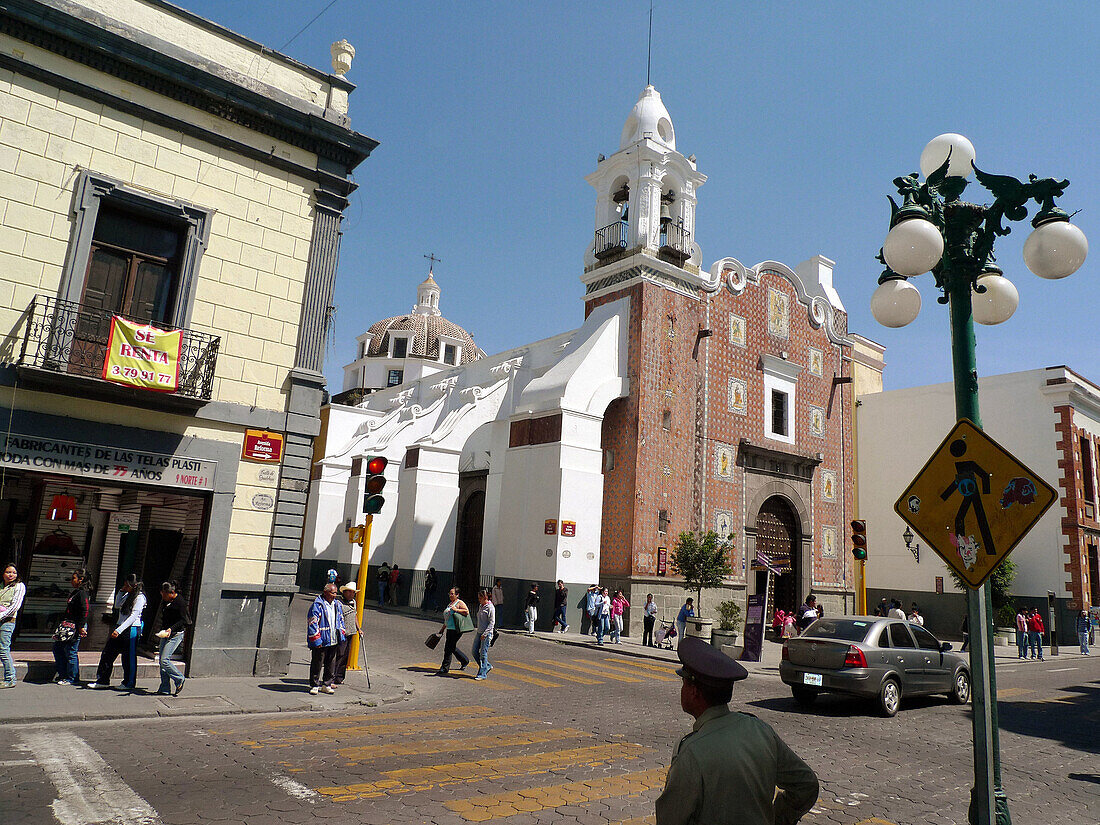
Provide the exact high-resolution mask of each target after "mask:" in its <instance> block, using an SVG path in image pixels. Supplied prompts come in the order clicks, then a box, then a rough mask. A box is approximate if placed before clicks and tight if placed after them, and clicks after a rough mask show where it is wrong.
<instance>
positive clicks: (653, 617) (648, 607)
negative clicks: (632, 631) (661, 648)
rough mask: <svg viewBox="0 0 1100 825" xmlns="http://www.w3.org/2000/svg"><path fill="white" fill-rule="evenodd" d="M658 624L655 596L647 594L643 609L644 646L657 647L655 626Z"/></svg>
mask: <svg viewBox="0 0 1100 825" xmlns="http://www.w3.org/2000/svg"><path fill="white" fill-rule="evenodd" d="M655 624H657V603H656V602H655V601H653V594H652V593H646V595H645V606H644V607H643V608H642V645H643V646H644V647H655V645H654V644H653V626H654V625H655Z"/></svg>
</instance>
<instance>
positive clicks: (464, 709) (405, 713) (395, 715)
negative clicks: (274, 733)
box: [263, 705, 494, 728]
mask: <svg viewBox="0 0 1100 825" xmlns="http://www.w3.org/2000/svg"><path fill="white" fill-rule="evenodd" d="M493 712H494V711H493V709H492V708H488V707H485V706H484V705H461V706H458V707H453V708H442V709H440V710H435V711H432V713H433V714H435V715H436V716H437V717H438V716H487V715H489V714H491V713H493ZM422 718H424V711H422V710H401V711H393V712H386V711H379V712H377V713H357V714H354V715H352V716H328V715H326V716H325V722H326V723H331V722H369V721H371V720H377V719H383V720H388V719H422ZM316 722H317V718H316V714H314V715H313V718H308V717H307V718H304V719H269V720H267V721H265V722H264V723H263V724H264V727H265V728H290V727H305V726H308V725H313V724H316Z"/></svg>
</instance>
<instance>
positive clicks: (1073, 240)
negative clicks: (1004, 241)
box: [1024, 220, 1089, 280]
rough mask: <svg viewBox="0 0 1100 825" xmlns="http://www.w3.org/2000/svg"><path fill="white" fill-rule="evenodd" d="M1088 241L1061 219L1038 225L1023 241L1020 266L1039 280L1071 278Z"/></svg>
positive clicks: (1084, 252)
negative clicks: (1025, 266) (1022, 259)
mask: <svg viewBox="0 0 1100 825" xmlns="http://www.w3.org/2000/svg"><path fill="white" fill-rule="evenodd" d="M1088 254H1089V242H1088V239H1087V238H1086V237H1085V233H1084V232H1082V231H1081V230H1080V229H1078V228H1077V227H1076V226H1074V225H1073V224H1071V223H1070V222H1069V221H1065V220H1052V221H1047V222H1046V223H1043V224H1040V225H1039V226H1038V227H1036V228H1035V231H1034V232H1032V233H1031V234H1030V235H1028V238H1027V240H1026V241H1025V242H1024V263H1025V264H1027V268H1028V269H1030V270H1031V271H1032V272H1034V273H1035V274H1036V275H1038V276H1039V277H1040V278H1048V279H1050V280H1057V279H1059V278H1065V277H1066V276H1068V275H1072V274H1073V273H1074V272H1076V271H1077V270H1078V268H1080V266H1081V264H1083V263H1084V262H1085V257H1086V256H1087V255H1088Z"/></svg>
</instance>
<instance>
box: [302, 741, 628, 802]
mask: <svg viewBox="0 0 1100 825" xmlns="http://www.w3.org/2000/svg"><path fill="white" fill-rule="evenodd" d="M643 750H648V748H643V747H642V746H641V745H635V744H633V743H630V742H619V743H615V744H604V745H591V746H589V747H584V748H570V749H569V750H562V751H551V752H549V753H530V754H525V755H523V756H504V757H500V758H498V759H481V760H478V761H476V762H452V763H450V764H446V765H431V766H427V767H422V768H401V769H398V770H393V771H384V772H383V773H382V776H383V777H385V778H384V779H380V780H378V781H376V782H360V783H356V784H353V785H336V786H332V787H327V788H317V789H316V791H317V793H320V794H324V795H325V796H328V797H331V798H332V799H333V801H335V802H350V801H352V800H355V799H373V798H376V797H379V796H384V795H386V794H395V793H409V792H411V791H425V790H428V789H430V788H433V787H435V786H443V785H453V784H457V783H465V782H470V781H477V780H480V779H489V780H493V781H496V780H498V779H501V778H502V777H507V776H527V775H529V774H537V773H546V772H547V771H552V770H563V769H566V768H579V767H590V766H597V765H603V764H608V763H611V762H614V761H616V760H619V759H638V758H639V756H640V752H641V751H643ZM559 804H562V803H559Z"/></svg>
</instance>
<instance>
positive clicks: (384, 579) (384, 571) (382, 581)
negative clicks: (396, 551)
mask: <svg viewBox="0 0 1100 825" xmlns="http://www.w3.org/2000/svg"><path fill="white" fill-rule="evenodd" d="M377 578H378V606H379V607H381V606H382V605H384V604H385V603H386V591H387V590H389V587H390V566H389V564H388V563H387V562H382V566H381V567H379V568H378V575H377Z"/></svg>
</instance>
